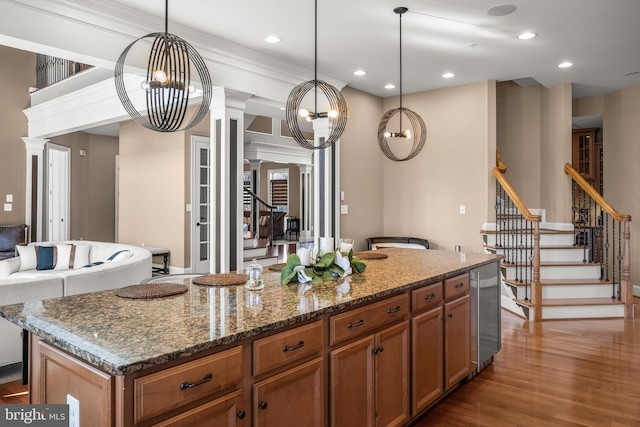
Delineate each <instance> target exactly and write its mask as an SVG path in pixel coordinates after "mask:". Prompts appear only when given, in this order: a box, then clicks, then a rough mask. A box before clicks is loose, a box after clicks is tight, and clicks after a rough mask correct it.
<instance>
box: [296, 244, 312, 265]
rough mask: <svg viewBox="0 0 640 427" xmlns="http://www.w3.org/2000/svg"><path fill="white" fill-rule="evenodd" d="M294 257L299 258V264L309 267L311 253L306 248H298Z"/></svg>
mask: <svg viewBox="0 0 640 427" xmlns="http://www.w3.org/2000/svg"><path fill="white" fill-rule="evenodd" d="M296 255H298V258H300V264H302V265H305V266H306V265H311V252H310V251H309V249H307V248H298V250H297V251H296Z"/></svg>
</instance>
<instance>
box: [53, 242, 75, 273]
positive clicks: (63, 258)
mask: <svg viewBox="0 0 640 427" xmlns="http://www.w3.org/2000/svg"><path fill="white" fill-rule="evenodd" d="M75 255H76V247H75V245H56V266H55V268H54V270H69V269H70V268H73V262H74V259H75Z"/></svg>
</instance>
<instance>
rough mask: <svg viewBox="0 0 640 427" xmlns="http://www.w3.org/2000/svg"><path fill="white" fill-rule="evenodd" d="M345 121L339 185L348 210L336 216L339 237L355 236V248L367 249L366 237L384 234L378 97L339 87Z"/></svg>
mask: <svg viewBox="0 0 640 427" xmlns="http://www.w3.org/2000/svg"><path fill="white" fill-rule="evenodd" d="M342 93H343V95H344V98H345V100H346V101H347V110H348V112H349V120H348V121H347V127H346V129H345V131H344V134H343V135H342V137H341V138H340V162H341V165H340V185H341V188H340V190H341V191H344V196H345V198H344V201H342V202H341V203H342V204H345V205H348V207H349V213H348V214H345V215H340V230H341V234H342V237H348V238H353V239H355V248H354V249H355V250H356V251H359V250H365V249H366V248H367V243H366V238H367V237H375V236H381V235H383V234H384V223H383V190H382V188H383V177H382V163H383V159H386V157H384V155H383V154H382V151H380V149H379V148H378V142H377V141H378V139H377V138H378V122H379V120H380V117H381V116H382V113H383V111H382V99H381V98H378V97H376V96H373V95H369V94H367V93H364V92H360V91H358V90H356V89H352V88H350V87H346V88H344V89H343V90H342Z"/></svg>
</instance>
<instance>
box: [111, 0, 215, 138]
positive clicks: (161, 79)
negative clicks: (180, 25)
mask: <svg viewBox="0 0 640 427" xmlns="http://www.w3.org/2000/svg"><path fill="white" fill-rule="evenodd" d="M168 7H169V0H166V2H165V31H164V33H151V34H147V35H145V36H142V37H140V38H139V39H137V40H135V41H134V42H133V43H131V44H130V45H129V46H127V48H126V49H125V50H124V51H123V52H122V54H120V57H119V58H118V62H117V63H116V68H115V72H114V80H115V85H116V92H117V93H118V97H119V98H120V101H121V102H122V105H123V106H124V108H125V110H126V111H127V113H128V114H129V115H130V116H131V118H133V119H134V120H135V121H136V122H138V123H139V124H141V125H142V126H144V127H146V128H148V129H151V130H154V131H158V132H175V131H181V130H185V129H189V128H192V127H193V126H195V125H196V124H198V123H199V122H200V121H201V120H202V119H203V118H204V117H205V116H206V114H207V112H208V111H209V105H210V104H211V96H212V91H211V76H210V75H209V70H208V69H207V66H206V64H205V63H204V60H203V59H202V57H201V56H200V54H198V52H197V51H196V50H195V49H194V48H193V46H191V45H190V44H189V43H187V42H186V41H185V40H183V39H182V38H180V37H178V36H176V35H174V34H170V33H169V32H168V31H167V26H168ZM145 43H148V44H150V45H151V49H150V52H149V60H148V65H147V74H146V80H145V81H143V83H142V89H143V90H144V91H145V96H146V116H143V115H142V114H140V113H139V112H138V110H137V109H136V108H135V106H134V104H133V102H132V101H131V99H130V97H129V93H128V92H127V89H126V85H125V82H124V66H125V61H126V59H127V55H128V54H129V51H130V50H131V49H132V48H133V47H134V46H140V45H144V44H145ZM192 66H193V68H194V69H195V71H196V72H197V74H198V78H199V81H200V84H201V85H202V89H201V90H202V98H201V103H200V107H199V108H198V110H197V112H196V113H195V115H194V116H193V118H192V120H191V121H190V122H189V123H187V124H186V125H184V120H185V117H186V113H187V108H188V107H189V97H190V96H191V95H192V93H195V86H194V85H193V84H192V80H191V73H192Z"/></svg>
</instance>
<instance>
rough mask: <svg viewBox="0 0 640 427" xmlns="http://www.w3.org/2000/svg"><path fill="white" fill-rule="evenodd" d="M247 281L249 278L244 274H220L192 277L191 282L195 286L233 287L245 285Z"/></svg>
mask: <svg viewBox="0 0 640 427" xmlns="http://www.w3.org/2000/svg"><path fill="white" fill-rule="evenodd" d="M247 280H249V276H247V275H246V274H236V273H221V274H210V275H208V276H200V277H194V278H193V279H192V280H191V282H192V283H195V284H196V285H207V286H234V285H244V284H245V283H247Z"/></svg>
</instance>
